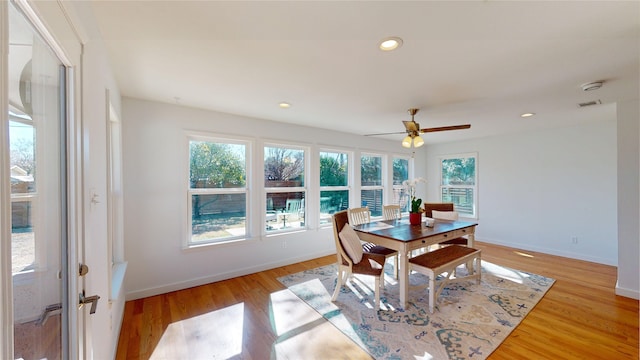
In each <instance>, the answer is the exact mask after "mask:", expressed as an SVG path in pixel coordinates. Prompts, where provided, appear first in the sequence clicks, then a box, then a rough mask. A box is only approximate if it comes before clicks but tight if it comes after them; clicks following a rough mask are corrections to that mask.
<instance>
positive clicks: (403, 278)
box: [398, 249, 409, 309]
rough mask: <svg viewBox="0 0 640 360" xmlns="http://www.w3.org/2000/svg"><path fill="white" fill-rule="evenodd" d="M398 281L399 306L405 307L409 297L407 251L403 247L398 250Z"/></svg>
mask: <svg viewBox="0 0 640 360" xmlns="http://www.w3.org/2000/svg"><path fill="white" fill-rule="evenodd" d="M398 268H399V271H398V283H399V285H400V306H402V308H403V309H406V308H407V300H408V297H409V252H408V251H407V250H406V249H403V250H401V251H399V252H398Z"/></svg>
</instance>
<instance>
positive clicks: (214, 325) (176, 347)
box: [151, 303, 244, 360]
mask: <svg viewBox="0 0 640 360" xmlns="http://www.w3.org/2000/svg"><path fill="white" fill-rule="evenodd" d="M243 326H244V303H239V304H236V305H232V306H228V307H226V308H224V309H220V310H216V311H212V312H209V313H206V314H202V315H199V316H194V317H192V318H189V319H185V320H181V321H177V322H174V323H172V324H170V325H169V326H168V327H167V329H166V330H165V332H164V334H162V338H161V339H160V342H159V343H158V346H156V348H155V349H154V351H153V354H151V359H157V360H159V359H184V358H185V357H186V358H188V359H229V358H232V357H234V356H238V355H240V354H241V353H242V342H243V336H242V329H243Z"/></svg>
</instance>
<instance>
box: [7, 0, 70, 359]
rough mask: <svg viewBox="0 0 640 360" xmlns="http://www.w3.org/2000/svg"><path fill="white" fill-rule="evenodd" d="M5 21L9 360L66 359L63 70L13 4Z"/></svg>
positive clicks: (67, 305) (67, 261) (67, 259)
mask: <svg viewBox="0 0 640 360" xmlns="http://www.w3.org/2000/svg"><path fill="white" fill-rule="evenodd" d="M7 15H8V20H9V21H8V24H9V29H8V30H9V32H8V33H9V46H8V47H9V52H8V61H7V63H8V77H7V82H8V93H7V95H8V117H7V118H6V119H7V122H4V123H3V126H8V129H9V144H5V145H6V146H3V147H4V148H3V149H2V151H3V152H5V151H7V152H8V153H9V162H10V164H9V167H10V171H9V172H8V173H7V172H2V173H3V174H8V175H9V177H10V179H2V181H3V183H4V184H6V182H8V181H10V183H11V195H10V202H11V204H10V208H11V214H10V215H11V278H12V283H13V287H12V295H13V296H12V297H13V302H12V309H13V311H12V312H13V324H14V327H13V358H14V359H48V360H53V359H70V358H71V359H74V358H76V357H77V353H78V350H77V348H78V346H80V345H79V344H78V341H79V340H78V338H79V337H81V336H78V329H79V328H78V326H79V325H80V324H82V322H83V321H81V320H78V311H77V309H76V307H77V304H78V301H79V299H78V295H77V292H76V290H75V289H76V288H77V286H74V285H73V284H75V283H76V282H77V279H78V275H77V274H76V273H75V272H76V271H69V269H74V267H76V268H77V260H75V259H76V257H75V256H74V255H73V254H74V251H75V250H76V248H77V244H73V243H72V242H71V241H70V240H69V239H70V238H73V237H70V236H69V230H70V228H71V227H70V226H69V223H70V222H69V218H70V217H69V216H68V215H69V213H70V210H73V209H72V207H73V202H70V201H68V199H69V191H68V190H69V185H68V184H69V182H68V178H69V174H68V163H69V161H68V159H69V156H70V154H71V153H72V152H71V151H70V150H69V147H68V144H67V140H66V139H67V124H68V119H69V117H68V113H67V101H66V92H67V88H68V86H67V79H68V69H67V68H66V67H65V66H63V64H62V63H61V61H60V60H59V59H58V57H57V56H56V55H55V53H54V52H53V51H52V50H51V48H50V46H49V44H47V43H46V42H45V41H44V40H43V39H42V38H41V36H40V35H39V34H38V32H37V31H36V30H35V29H34V27H33V26H32V25H31V23H30V22H29V21H28V20H27V18H26V17H25V16H24V15H23V13H22V12H21V11H20V10H19V9H17V8H15V7H14V3H13V2H9V3H8V10H7ZM7 147H8V149H7ZM74 212H75V211H74ZM69 254H71V255H69ZM5 259H6V257H5ZM74 262H75V264H76V265H73V263H74ZM74 293H75V294H76V295H73V294H74ZM81 334H82V332H80V335H81ZM80 341H82V340H80Z"/></svg>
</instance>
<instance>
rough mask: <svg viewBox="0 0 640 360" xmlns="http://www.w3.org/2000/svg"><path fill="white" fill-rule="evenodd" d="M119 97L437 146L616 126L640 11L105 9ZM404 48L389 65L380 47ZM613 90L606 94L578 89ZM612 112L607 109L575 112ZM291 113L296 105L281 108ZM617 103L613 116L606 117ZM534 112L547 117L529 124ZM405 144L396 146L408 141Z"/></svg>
mask: <svg viewBox="0 0 640 360" xmlns="http://www.w3.org/2000/svg"><path fill="white" fill-rule="evenodd" d="M93 8H94V12H95V16H96V19H97V23H98V26H99V28H100V31H101V32H102V34H103V37H104V40H105V43H106V45H107V48H108V51H109V53H110V62H111V65H112V67H113V69H114V71H115V74H116V78H117V81H118V84H119V87H120V90H121V93H122V95H123V96H128V97H134V98H140V99H148V100H153V101H160V102H166V103H178V104H181V105H184V106H190V107H196V108H203V109H210V110H215V111H220V112H225V113H232V114H239V115H244V116H248V117H254V118H259V119H268V120H274V121H280V122H286V123H295V124H300V125H307V126H313V127H319V128H325V129H333V130H339V131H344V132H349V133H354V134H361V135H362V134H370V133H382V132H397V131H403V130H404V127H403V125H402V123H401V121H402V120H410V116H409V115H408V114H407V109H409V108H411V107H416V108H420V109H421V110H420V112H419V113H418V114H417V115H416V117H415V119H416V121H417V122H419V123H420V125H421V127H423V128H426V127H436V126H446V125H457V124H466V123H469V124H471V125H472V127H471V129H469V130H458V131H449V132H440V133H430V134H427V135H426V136H424V138H425V140H426V141H427V143H438V142H446V141H455V140H461V139H465V138H471V137H483V136H488V135H493V134H498V133H506V132H516V131H528V130H532V129H535V128H537V127H552V126H568V125H573V124H577V123H579V122H584V121H595V120H599V119H602V118H603V117H609V118H611V114H612V113H613V112H612V108H613V105H612V104H614V102H616V101H618V100H625V99H637V98H638V87H639V85H638V79H639V56H640V55H639V54H640V46H639V44H640V36H639V33H640V2H637V1H629V2H614V1H596V2H582V1H569V2H564V1H563V2H559V1H558V2H553V1H552V2H546V1H545V2H541V1H540V2H539V1H531V2H530V1H508V2H494V1H463V2H460V1H446V2H444V1H443V2H439V1H438V2H437V1H414V2H400V1H349V2H347V1H283V2H270V1H253V2H244V1H225V2H222V1H94V2H93ZM388 36H398V37H401V38H402V39H403V40H404V45H403V46H402V47H401V48H400V49H398V50H396V51H394V52H382V51H380V50H379V49H378V42H379V41H380V40H381V39H383V38H385V37H388ZM596 80H602V81H604V86H603V87H602V88H601V89H599V90H595V91H589V92H585V91H582V89H581V85H582V84H584V83H587V82H591V81H596ZM592 100H601V101H602V103H603V105H599V106H591V107H586V108H578V106H577V104H578V103H582V102H587V101H592ZM282 101H286V102H289V103H291V104H292V107H291V108H289V109H286V110H283V109H280V108H279V107H278V103H279V102H282ZM607 104H609V105H607ZM523 112H534V113H536V114H537V115H536V116H534V117H532V118H528V119H522V118H520V116H519V115H520V114H521V113H523ZM402 137H403V135H394V136H391V137H387V138H389V139H397V140H398V141H399V140H400V139H402Z"/></svg>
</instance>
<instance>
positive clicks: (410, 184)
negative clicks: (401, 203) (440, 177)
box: [402, 177, 427, 214]
mask: <svg viewBox="0 0 640 360" xmlns="http://www.w3.org/2000/svg"><path fill="white" fill-rule="evenodd" d="M421 182H422V183H426V182H427V180H425V179H424V178H421V177H418V178H415V179H413V180H405V181H403V182H402V186H403V187H404V189H405V191H406V193H407V195H408V196H409V197H410V199H411V209H410V210H409V212H410V213H414V214H415V213H422V212H424V209H423V208H422V207H421V206H420V205H422V199H419V198H416V185H417V184H418V183H421Z"/></svg>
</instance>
